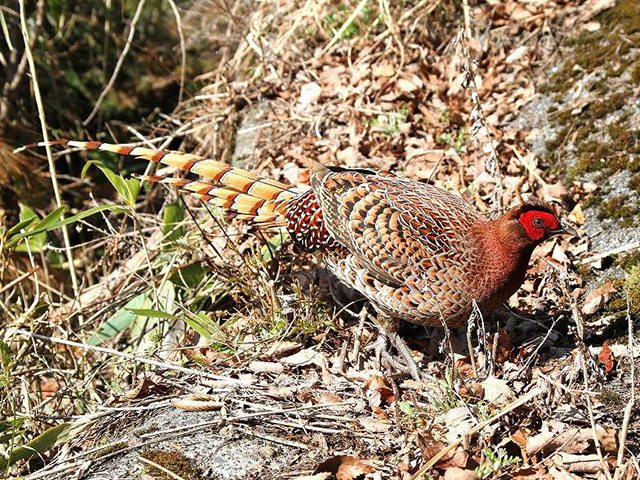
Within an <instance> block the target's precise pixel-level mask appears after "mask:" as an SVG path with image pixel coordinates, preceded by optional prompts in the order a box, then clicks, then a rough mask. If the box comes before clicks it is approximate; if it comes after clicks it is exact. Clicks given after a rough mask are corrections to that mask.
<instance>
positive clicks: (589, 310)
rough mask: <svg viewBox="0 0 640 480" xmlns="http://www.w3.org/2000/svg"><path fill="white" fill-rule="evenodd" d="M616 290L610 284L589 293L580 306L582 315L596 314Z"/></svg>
mask: <svg viewBox="0 0 640 480" xmlns="http://www.w3.org/2000/svg"><path fill="white" fill-rule="evenodd" d="M614 293H616V289H615V287H614V286H613V284H612V283H611V282H607V283H605V284H604V285H603V286H602V287H600V288H596V289H595V290H594V291H593V292H591V293H590V294H589V295H588V296H587V298H586V299H585V301H584V304H583V305H582V313H584V314H585V315H593V314H594V313H596V312H598V311H599V310H600V309H601V308H602V307H604V305H605V304H606V303H607V302H608V301H609V299H611V297H612V296H613V294H614Z"/></svg>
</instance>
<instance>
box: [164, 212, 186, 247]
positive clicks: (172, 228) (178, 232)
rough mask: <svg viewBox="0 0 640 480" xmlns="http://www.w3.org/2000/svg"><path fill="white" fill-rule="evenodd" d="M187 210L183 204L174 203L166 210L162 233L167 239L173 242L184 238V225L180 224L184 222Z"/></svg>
mask: <svg viewBox="0 0 640 480" xmlns="http://www.w3.org/2000/svg"><path fill="white" fill-rule="evenodd" d="M184 217H185V210H184V207H183V206H182V204H181V203H178V202H174V203H172V204H170V205H168V206H167V208H165V209H164V215H163V216H162V233H163V234H164V235H165V238H166V239H167V240H169V241H171V242H173V241H175V240H177V239H179V238H180V237H183V236H184V234H185V233H186V230H185V228H184V225H182V226H180V223H181V222H182V221H184Z"/></svg>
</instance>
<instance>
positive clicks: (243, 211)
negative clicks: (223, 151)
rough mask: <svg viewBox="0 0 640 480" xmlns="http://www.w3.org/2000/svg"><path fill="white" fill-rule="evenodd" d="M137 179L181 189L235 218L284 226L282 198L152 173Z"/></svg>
mask: <svg viewBox="0 0 640 480" xmlns="http://www.w3.org/2000/svg"><path fill="white" fill-rule="evenodd" d="M140 178H141V179H142V180H146V181H151V182H157V183H163V184H166V185H171V186H173V187H175V188H177V189H178V190H180V191H182V192H185V193H188V194H191V195H194V196H196V197H198V198H200V199H201V200H203V201H206V202H209V203H211V204H213V205H215V206H217V207H221V208H222V209H224V210H225V211H226V212H228V213H230V214H233V216H234V217H236V218H241V219H243V220H251V221H252V222H253V223H258V224H261V226H266V225H264V224H266V223H270V224H272V225H269V226H285V225H286V220H285V218H284V216H283V214H284V212H285V204H284V202H283V201H282V200H264V199H262V198H259V197H257V196H254V195H250V194H247V193H243V192H241V191H239V190H236V189H234V188H232V187H221V186H219V185H215V184H213V183H210V182H203V181H201V180H189V179H186V178H172V177H167V178H161V177H152V176H141V177H140ZM278 224H279V225H278Z"/></svg>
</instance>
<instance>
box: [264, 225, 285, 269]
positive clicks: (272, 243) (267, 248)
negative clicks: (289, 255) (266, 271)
mask: <svg viewBox="0 0 640 480" xmlns="http://www.w3.org/2000/svg"><path fill="white" fill-rule="evenodd" d="M288 235H289V234H288V233H286V232H278V233H277V234H276V235H274V236H273V237H271V238H270V239H269V240H268V241H267V243H266V245H263V246H262V248H261V249H260V256H261V257H262V261H263V262H264V263H269V262H270V261H271V260H272V259H273V256H272V253H273V252H275V251H276V249H277V247H279V246H280V245H282V244H283V243H284V241H285V239H286V238H287V237H288Z"/></svg>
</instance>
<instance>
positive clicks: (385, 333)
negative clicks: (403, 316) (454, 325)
mask: <svg viewBox="0 0 640 480" xmlns="http://www.w3.org/2000/svg"><path fill="white" fill-rule="evenodd" d="M376 325H377V327H378V341H377V342H376V363H377V366H378V367H379V366H380V363H381V357H384V358H385V360H387V361H388V362H389V363H390V365H391V366H392V367H393V368H396V369H398V370H401V371H406V372H408V373H409V374H410V375H411V377H412V378H413V379H414V380H416V381H418V382H420V381H422V376H421V375H420V370H419V369H418V365H417V364H416V362H415V360H414V359H413V356H412V355H411V350H410V349H409V347H407V344H406V343H404V340H402V338H400V335H398V327H399V326H400V325H399V323H398V321H397V320H393V319H391V318H389V317H387V316H384V315H378V318H377V321H376ZM389 342H391V345H393V346H394V347H396V350H397V351H398V353H399V354H400V355H401V356H402V358H403V359H404V361H405V362H406V365H403V364H401V363H400V362H398V361H396V360H395V359H394V358H393V357H391V355H389V352H388V350H387V347H388V345H389Z"/></svg>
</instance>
